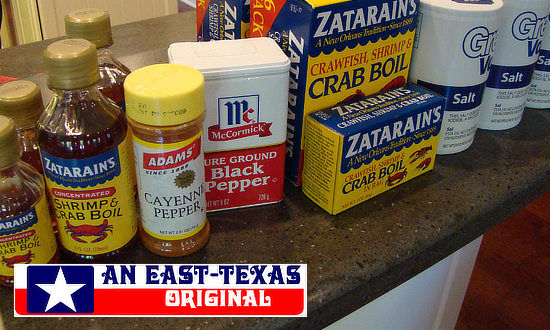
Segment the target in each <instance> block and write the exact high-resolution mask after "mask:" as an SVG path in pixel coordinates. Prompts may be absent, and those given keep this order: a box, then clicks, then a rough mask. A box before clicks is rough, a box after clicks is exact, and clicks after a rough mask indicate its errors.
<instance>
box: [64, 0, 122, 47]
mask: <svg viewBox="0 0 550 330" xmlns="http://www.w3.org/2000/svg"><path fill="white" fill-rule="evenodd" d="M65 31H66V34H67V37H68V38H72V39H86V40H88V41H89V42H91V43H93V44H94V45H95V46H96V47H97V48H100V47H105V46H109V45H111V44H112V43H113V36H112V34H111V18H110V17H109V13H108V12H106V11H105V10H103V9H96V8H84V9H77V10H73V11H71V12H69V13H68V14H67V15H66V16H65Z"/></svg>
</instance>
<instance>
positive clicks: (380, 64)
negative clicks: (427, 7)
mask: <svg viewBox="0 0 550 330" xmlns="http://www.w3.org/2000/svg"><path fill="white" fill-rule="evenodd" d="M418 4H419V0H399V1H395V0H354V1H350V0H252V1H251V3H250V36H251V37H263V36H266V37H270V38H272V39H274V40H275V41H276V42H277V44H278V45H279V47H281V49H282V50H283V51H284V52H285V54H286V55H287V56H288V57H289V58H290V90H289V93H288V96H289V97H288V126H287V143H286V176H287V178H289V179H290V181H292V182H293V183H294V184H296V185H300V184H301V168H302V163H303V162H302V161H303V146H302V142H303V134H302V133H303V125H304V122H305V118H306V116H307V115H308V114H310V113H312V112H314V111H318V110H321V109H325V108H327V107H329V106H332V105H334V104H337V103H339V102H343V101H345V100H349V99H353V98H358V97H361V96H365V95H370V94H374V93H376V92H379V91H381V90H386V89H390V88H391V87H397V86H400V85H403V84H404V83H405V82H406V81H407V77H408V73H409V64H410V60H411V53H412V48H413V41H414V33H415V28H416V14H417V8H418Z"/></svg>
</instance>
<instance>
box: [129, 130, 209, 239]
mask: <svg viewBox="0 0 550 330" xmlns="http://www.w3.org/2000/svg"><path fill="white" fill-rule="evenodd" d="M201 133H202V131H201ZM201 133H199V134H197V135H195V136H193V137H192V138H190V139H188V140H185V141H180V142H176V143H164V144H157V143H151V142H147V141H143V140H141V139H139V138H137V137H136V136H134V160H135V165H136V174H137V181H138V187H139V201H140V208H141V220H142V225H143V229H144V230H145V231H146V232H147V233H148V234H149V235H151V236H153V237H155V238H159V239H165V240H179V239H184V238H188V237H191V236H193V235H195V234H197V233H198V232H199V231H200V230H201V229H202V228H203V227H204V225H205V224H206V195H205V193H206V191H205V183H204V181H205V180H204V179H205V177H204V155H203V153H202V152H201Z"/></svg>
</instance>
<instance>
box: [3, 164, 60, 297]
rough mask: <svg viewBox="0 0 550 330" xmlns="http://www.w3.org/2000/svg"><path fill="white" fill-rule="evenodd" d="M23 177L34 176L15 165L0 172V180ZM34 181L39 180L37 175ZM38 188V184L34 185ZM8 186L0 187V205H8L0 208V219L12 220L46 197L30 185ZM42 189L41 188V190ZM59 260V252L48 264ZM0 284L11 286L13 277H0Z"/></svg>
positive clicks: (21, 166)
mask: <svg viewBox="0 0 550 330" xmlns="http://www.w3.org/2000/svg"><path fill="white" fill-rule="evenodd" d="M21 174H22V175H24V176H25V177H27V178H31V177H33V176H34V174H33V173H32V172H31V171H30V170H29V169H28V168H27V167H26V166H23V165H16V166H13V167H11V168H9V169H5V170H0V179H2V178H13V177H15V176H21ZM33 179H34V181H36V180H40V178H38V174H36V178H33ZM36 186H38V184H36ZM12 188H13V187H10V186H8V185H6V186H4V187H0V196H1V197H0V205H10V207H9V208H0V219H7V218H13V217H16V216H18V215H21V214H23V213H25V212H27V211H28V210H29V209H31V208H32V207H34V206H35V205H36V204H38V202H40V199H41V198H45V196H46V195H42V196H41V195H40V190H38V189H36V188H34V189H33V186H31V185H28V184H26V185H21V186H20V187H19V189H12ZM42 189H43V188H42ZM58 260H59V250H58V252H56V253H55V254H54V256H53V257H52V258H51V259H50V260H49V261H48V263H49V264H55V263H57V261H58ZM0 284H2V285H6V286H13V276H1V275H0Z"/></svg>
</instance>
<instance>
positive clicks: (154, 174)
mask: <svg viewBox="0 0 550 330" xmlns="http://www.w3.org/2000/svg"><path fill="white" fill-rule="evenodd" d="M124 92H125V95H126V115H127V118H128V122H129V123H130V127H131V129H132V133H133V141H134V162H135V168H136V176H137V182H138V192H139V201H140V208H141V230H140V236H141V241H142V243H143V245H144V246H145V247H146V248H147V249H149V250H150V251H151V252H153V253H155V254H158V255H162V256H169V257H177V256H183V255H187V254H190V253H193V252H195V251H197V250H199V249H200V248H201V247H203V246H204V245H205V244H206V242H207V241H208V237H209V235H210V225H209V223H208V220H207V218H206V195H205V183H204V154H203V151H202V149H201V134H202V122H203V120H204V117H205V112H204V107H205V106H204V96H203V94H204V77H203V75H202V74H201V73H200V72H199V71H198V70H195V69H193V68H190V67H187V66H183V65H178V64H156V65H151V66H146V67H143V68H140V69H138V70H136V71H134V72H132V73H131V74H130V75H128V77H127V78H126V81H125V82H124Z"/></svg>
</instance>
